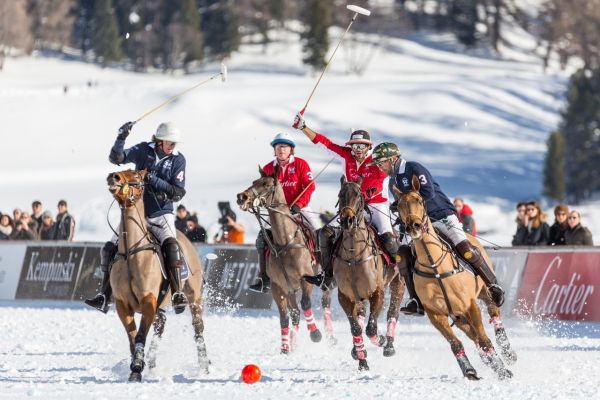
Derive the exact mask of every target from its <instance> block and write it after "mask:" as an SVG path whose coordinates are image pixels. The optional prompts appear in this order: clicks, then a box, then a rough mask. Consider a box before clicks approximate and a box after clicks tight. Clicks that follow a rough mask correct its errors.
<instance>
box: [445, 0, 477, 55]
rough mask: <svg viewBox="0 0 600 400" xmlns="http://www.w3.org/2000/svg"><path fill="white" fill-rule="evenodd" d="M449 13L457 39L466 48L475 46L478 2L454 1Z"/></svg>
mask: <svg viewBox="0 0 600 400" xmlns="http://www.w3.org/2000/svg"><path fill="white" fill-rule="evenodd" d="M448 12H449V15H448V16H449V18H450V21H451V25H450V26H451V29H452V32H453V33H454V35H455V36H456V38H457V39H458V40H459V41H460V42H461V43H462V44H464V45H465V46H474V45H475V43H476V42H477V22H478V16H477V3H476V0H452V3H451V5H450V9H449V11H448Z"/></svg>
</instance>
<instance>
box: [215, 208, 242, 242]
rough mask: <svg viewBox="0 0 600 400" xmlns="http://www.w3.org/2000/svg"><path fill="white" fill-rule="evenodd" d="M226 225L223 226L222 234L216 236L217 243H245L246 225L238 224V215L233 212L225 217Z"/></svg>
mask: <svg viewBox="0 0 600 400" xmlns="http://www.w3.org/2000/svg"><path fill="white" fill-rule="evenodd" d="M225 219H226V221H227V223H226V224H223V225H222V226H221V231H220V234H219V233H217V234H216V235H215V243H238V244H241V243H244V232H245V231H246V229H245V228H244V225H242V224H240V223H237V222H236V219H237V218H236V215H235V213H234V212H233V211H231V212H230V213H228V214H227V215H226V216H225Z"/></svg>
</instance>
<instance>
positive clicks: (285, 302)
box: [237, 166, 334, 354]
mask: <svg viewBox="0 0 600 400" xmlns="http://www.w3.org/2000/svg"><path fill="white" fill-rule="evenodd" d="M258 171H259V173H260V178H259V179H257V180H255V181H254V182H252V185H251V186H250V187H249V188H248V189H246V190H245V191H243V192H241V193H238V194H237V203H238V205H239V207H240V208H241V209H242V210H243V211H249V212H251V213H253V214H255V215H256V217H257V219H258V221H259V223H260V225H261V229H262V230H263V234H264V235H265V240H266V242H267V246H268V248H269V254H268V258H267V264H266V271H267V274H268V275H269V277H270V278H271V293H272V295H273V300H275V303H276V304H277V308H278V310H279V323H280V327H281V353H282V354H288V353H289V352H290V351H293V350H294V347H295V341H296V339H297V338H296V335H297V333H298V330H299V324H300V309H299V308H298V303H297V300H296V293H297V292H298V291H301V292H302V298H301V301H300V304H301V307H302V310H303V312H304V317H305V319H306V323H307V326H308V330H309V331H310V338H311V340H312V341H313V342H320V341H321V339H322V334H321V332H320V331H319V329H318V328H317V325H316V322H315V318H314V316H313V312H312V306H311V300H310V296H311V292H312V287H313V285H311V284H309V283H307V282H305V281H304V279H302V276H303V275H314V274H315V273H316V264H315V263H314V262H313V258H312V254H311V250H310V249H309V246H308V241H307V238H306V237H305V235H304V233H303V231H302V227H301V226H300V223H299V222H298V221H297V220H296V219H295V218H294V217H293V216H292V214H291V213H290V209H289V207H288V205H287V203H286V200H285V195H284V193H283V189H282V187H281V184H280V182H279V180H278V179H277V173H278V169H277V168H275V172H274V174H273V176H269V175H267V174H266V173H265V172H264V171H263V170H262V168H261V167H260V166H259V167H258ZM261 209H266V210H267V212H268V215H269V221H270V224H271V230H272V239H271V237H270V235H269V234H268V233H267V232H266V230H265V229H264V227H263V226H262V221H261V219H260V218H261V216H260V210H261ZM324 304H325V303H324ZM324 311H325V317H326V318H329V324H331V311H330V310H329V308H327V309H325V310H324ZM290 317H291V320H292V326H293V329H292V330H290V328H289V323H290ZM330 340H334V339H332V337H330Z"/></svg>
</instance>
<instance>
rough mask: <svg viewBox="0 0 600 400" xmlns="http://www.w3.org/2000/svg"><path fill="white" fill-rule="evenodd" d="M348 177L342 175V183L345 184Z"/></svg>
mask: <svg viewBox="0 0 600 400" xmlns="http://www.w3.org/2000/svg"><path fill="white" fill-rule="evenodd" d="M347 182H348V179H346V175H342V177H341V178H340V185H343V184H344V183H347Z"/></svg>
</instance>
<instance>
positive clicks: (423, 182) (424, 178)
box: [419, 175, 427, 185]
mask: <svg viewBox="0 0 600 400" xmlns="http://www.w3.org/2000/svg"><path fill="white" fill-rule="evenodd" d="M419 182H421V185H427V177H425V175H419Z"/></svg>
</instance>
